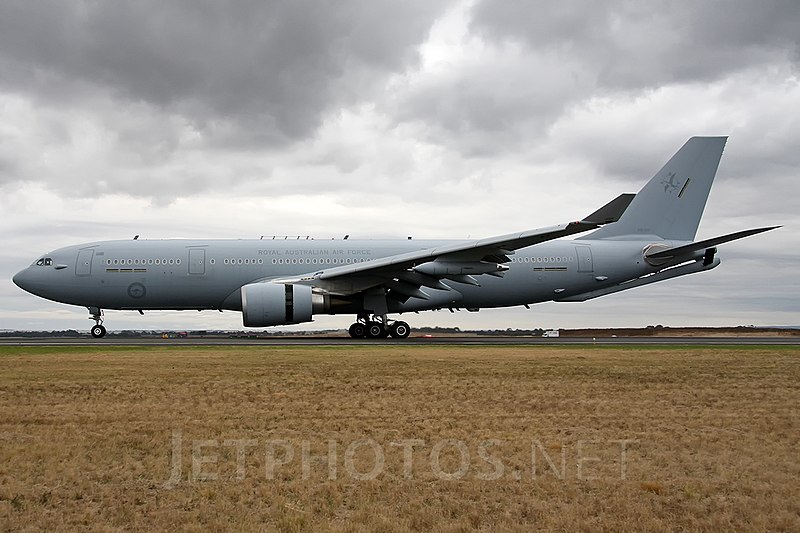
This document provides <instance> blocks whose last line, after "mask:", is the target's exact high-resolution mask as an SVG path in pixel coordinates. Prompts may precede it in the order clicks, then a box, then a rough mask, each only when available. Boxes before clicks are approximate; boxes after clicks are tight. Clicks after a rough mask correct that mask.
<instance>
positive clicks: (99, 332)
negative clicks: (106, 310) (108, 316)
mask: <svg viewBox="0 0 800 533" xmlns="http://www.w3.org/2000/svg"><path fill="white" fill-rule="evenodd" d="M91 332H92V337H94V338H95V339H101V338H103V337H105V336H106V328H105V327H104V326H102V325H101V324H97V325H96V326H92V329H91Z"/></svg>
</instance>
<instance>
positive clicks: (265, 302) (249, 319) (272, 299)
mask: <svg viewBox="0 0 800 533" xmlns="http://www.w3.org/2000/svg"><path fill="white" fill-rule="evenodd" d="M241 291H242V320H243V322H244V325H245V326H247V327H249V328H263V327H267V326H280V325H284V324H299V323H301V322H310V321H311V320H312V319H311V315H312V314H313V313H314V299H315V297H319V298H321V297H322V295H316V294H312V291H311V287H306V286H305V285H283V284H280V283H268V282H267V283H250V284H249V285H245V286H243V287H242V289H241Z"/></svg>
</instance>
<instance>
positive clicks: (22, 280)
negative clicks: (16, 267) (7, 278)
mask: <svg viewBox="0 0 800 533" xmlns="http://www.w3.org/2000/svg"><path fill="white" fill-rule="evenodd" d="M11 281H13V282H14V284H15V285H16V286H17V287H19V288H20V289H22V290H25V291H28V290H29V287H30V272H29V269H28V268H26V269H25V270H20V271H19V272H17V273H16V274H14V277H13V278H11Z"/></svg>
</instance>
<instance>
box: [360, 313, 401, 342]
mask: <svg viewBox="0 0 800 533" xmlns="http://www.w3.org/2000/svg"><path fill="white" fill-rule="evenodd" d="M347 331H348V333H350V336H351V337H353V338H354V339H385V338H386V337H388V336H390V335H391V336H392V337H393V338H395V339H405V338H406V337H408V336H409V334H410V333H411V327H410V326H409V325H408V324H407V323H405V322H403V321H402V320H389V319H387V318H386V316H377V315H359V317H358V320H357V321H356V322H354V323H353V324H352V325H351V326H350V329H348V330H347Z"/></svg>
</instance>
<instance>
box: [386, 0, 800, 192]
mask: <svg viewBox="0 0 800 533" xmlns="http://www.w3.org/2000/svg"><path fill="white" fill-rule="evenodd" d="M470 15H471V18H470V22H469V27H468V31H469V38H470V39H474V38H478V39H481V40H482V42H483V43H485V45H486V50H489V51H490V52H488V53H487V52H484V51H480V52H478V53H486V54H487V56H486V58H485V62H484V63H482V64H480V65H478V66H474V67H471V66H467V67H462V68H460V69H454V70H453V71H452V72H449V73H448V74H447V75H443V76H440V77H439V78H435V79H434V80H433V81H431V80H426V82H425V83H422V84H419V85H417V86H415V87H414V88H412V89H411V90H410V91H409V92H408V93H407V94H405V95H404V98H401V99H400V104H399V105H398V110H397V112H396V116H397V118H398V120H401V121H409V122H415V121H416V122H418V123H420V124H422V125H423V129H424V131H426V132H427V135H428V136H429V137H430V138H431V139H433V140H434V141H435V142H439V143H442V144H448V145H451V146H454V147H456V149H458V150H459V151H461V152H462V153H464V154H467V155H479V156H480V155H499V154H502V153H505V152H507V151H514V150H517V149H519V143H520V142H525V143H530V144H537V143H539V142H540V141H542V140H543V139H544V138H546V137H547V136H548V135H549V134H550V132H551V128H552V127H553V126H554V125H555V124H557V123H558V121H559V120H560V119H561V118H563V117H564V116H566V115H568V114H569V113H570V112H571V111H572V110H573V109H575V108H576V107H580V106H581V105H583V104H584V103H585V102H587V101H588V100H589V99H603V98H611V99H623V100H631V99H634V98H637V97H643V96H644V97H646V96H647V95H648V93H649V92H650V91H654V90H658V89H659V88H661V87H664V86H668V85H674V84H695V85H696V86H698V87H701V88H702V87H705V85H706V84H708V83H711V82H715V81H719V80H722V79H728V78H730V77H731V76H736V75H742V76H744V75H745V73H748V72H749V73H750V78H749V79H744V80H742V81H743V82H744V84H745V86H746V87H751V86H756V85H757V79H758V78H759V77H761V76H764V74H765V73H766V72H768V71H769V70H770V69H773V70H774V69H776V68H785V67H787V66H788V68H791V69H796V68H797V64H798V61H800V55H799V54H798V45H799V43H800V32H798V31H797V28H798V27H800V5H798V4H797V3H796V2H794V1H789V0H786V1H770V2H763V3H761V2H747V1H733V2H721V1H712V2H689V1H676V2H658V3H655V2H614V3H607V2H593V1H588V0H583V1H577V0H575V1H566V2H556V3H554V2H531V1H524V0H517V1H492V0H482V1H479V2H478V3H477V4H476V5H475V6H474V7H473V9H472V11H471V13H470ZM752 96H753V95H751V97H752ZM696 133H697V132H696V131H695V132H690V133H689V134H688V135H686V136H687V137H688V136H689V135H691V134H696ZM710 133H711V132H710ZM713 133H714V134H728V133H731V132H725V131H723V132H713ZM683 135H684V134H683V133H681V136H683ZM667 138H669V136H665V135H663V134H661V135H659V138H658V141H659V142H663V141H664V140H665V139H667ZM684 139H685V137H684ZM640 153H641V151H640ZM639 169H640V167H639V166H638V165H635V164H629V163H625V168H619V169H615V170H617V171H621V172H623V173H624V174H629V173H631V172H634V171H638V170H639ZM637 177H638V175H637Z"/></svg>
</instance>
